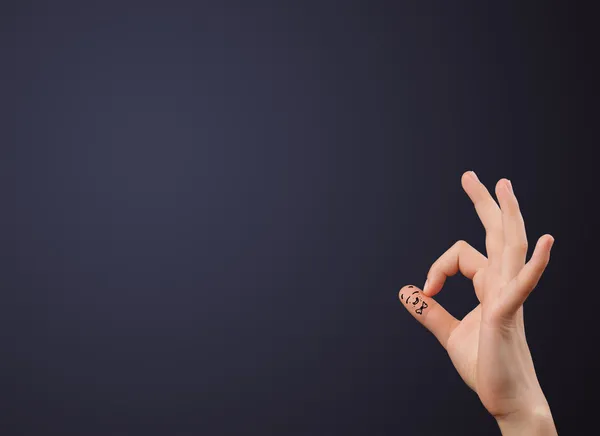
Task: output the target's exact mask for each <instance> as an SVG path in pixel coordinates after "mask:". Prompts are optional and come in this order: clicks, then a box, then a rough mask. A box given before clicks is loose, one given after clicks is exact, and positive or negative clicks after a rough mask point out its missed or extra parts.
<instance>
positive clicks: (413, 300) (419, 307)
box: [400, 286, 429, 315]
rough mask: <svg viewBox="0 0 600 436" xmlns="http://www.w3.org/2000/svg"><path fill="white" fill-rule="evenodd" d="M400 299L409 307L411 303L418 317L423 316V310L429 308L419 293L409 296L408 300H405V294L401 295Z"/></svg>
mask: <svg viewBox="0 0 600 436" xmlns="http://www.w3.org/2000/svg"><path fill="white" fill-rule="evenodd" d="M412 287H413V286H409V288H412ZM400 299H401V300H404V302H405V303H406V304H407V305H408V304H409V303H410V304H412V306H413V307H416V309H415V313H416V314H417V315H423V310H424V309H427V308H428V307H429V304H427V303H426V302H425V301H424V300H423V297H420V296H419V291H414V292H413V293H412V294H410V295H408V296H407V297H406V299H404V295H403V294H400Z"/></svg>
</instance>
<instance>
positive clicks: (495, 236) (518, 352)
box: [399, 171, 557, 436]
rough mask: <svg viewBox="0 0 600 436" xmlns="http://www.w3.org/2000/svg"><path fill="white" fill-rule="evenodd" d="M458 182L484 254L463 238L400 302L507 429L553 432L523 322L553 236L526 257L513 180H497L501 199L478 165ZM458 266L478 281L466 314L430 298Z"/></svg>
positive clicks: (406, 290)
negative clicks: (479, 228)
mask: <svg viewBox="0 0 600 436" xmlns="http://www.w3.org/2000/svg"><path fill="white" fill-rule="evenodd" d="M461 182H462V186H463V189H464V190H465V192H466V193H467V195H468V196H469V198H470V199H471V200H472V201H473V204H474V206H475V210H476V212H477V214H478V216H479V218H480V219H481V222H482V223H483V225H484V227H485V231H486V239H485V245H486V252H487V257H486V256H484V255H483V254H482V253H480V252H478V251H477V250H475V249H474V248H473V247H472V246H470V245H469V244H468V243H466V242H465V241H458V242H457V243H455V244H454V245H453V246H452V247H450V248H449V249H448V250H447V251H446V252H445V253H444V254H442V255H441V256H440V257H439V258H438V259H437V260H436V261H435V262H434V263H433V265H432V266H431V268H430V269H429V273H428V274H427V281H426V282H425V285H424V287H423V290H421V289H419V288H417V287H415V286H413V285H408V286H405V287H403V288H402V289H401V290H400V293H399V299H400V302H401V303H402V304H403V305H404V307H405V308H406V309H408V311H409V312H410V313H411V314H412V315H413V316H414V317H415V318H416V319H417V320H418V321H420V322H421V323H422V324H423V325H424V326H425V327H426V328H427V329H428V330H429V331H431V332H432V333H433V334H434V335H435V337H436V338H437V339H438V340H439V342H440V343H441V344H442V346H443V347H444V348H445V349H446V351H447V352H448V355H449V356H450V359H451V360H452V363H453V364H454V366H455V367H456V370H457V371H458V373H459V374H460V376H461V377H462V379H463V380H464V381H465V383H466V384H467V385H468V386H469V387H470V388H471V389H473V390H474V391H475V392H476V393H477V395H478V396H479V398H480V400H481V402H482V403H483V405H484V406H485V408H486V409H487V410H488V412H489V413H490V414H491V415H492V416H494V418H495V419H496V420H497V422H498V425H499V427H500V430H501V432H502V434H503V435H510V436H512V435H556V434H557V432H556V429H555V426H554V423H553V420H552V415H551V413H550V407H549V405H548V402H547V401H546V398H545V396H544V394H543V392H542V389H541V387H540V384H539V382H538V379H537V376H536V373H535V368H534V365H533V360H532V357H531V353H530V351H529V346H528V345H527V340H526V337H525V329H524V321H523V303H524V302H525V300H526V299H527V297H528V296H529V294H530V293H531V291H533V289H534V288H535V287H536V285H537V283H538V281H539V279H540V277H541V276H542V273H543V272H544V270H545V268H546V266H547V265H548V261H549V259H550V250H551V248H552V245H553V243H554V238H553V237H552V236H551V235H544V236H542V237H540V238H539V239H538V241H537V244H536V246H535V250H534V252H533V255H532V256H531V259H530V260H529V261H528V262H526V256H527V249H528V245H527V235H526V232H525V224H524V222H523V217H522V215H521V212H520V208H519V203H518V201H517V198H516V196H515V194H514V191H513V188H512V185H511V183H510V181H509V180H507V179H501V180H500V181H498V183H497V184H496V197H497V199H498V202H496V201H495V200H494V198H493V197H492V196H491V194H490V193H489V191H488V190H487V188H486V187H485V186H484V185H483V184H482V183H481V182H480V181H479V180H478V178H477V176H476V175H475V173H474V172H472V171H468V172H466V173H464V174H463V176H462V179H461ZM458 272H461V273H462V274H463V275H464V276H466V277H468V278H470V279H471V280H472V281H473V287H474V289H475V294H476V295H477V299H478V300H479V304H478V305H477V307H475V308H474V309H473V310H472V311H471V312H470V313H469V314H467V315H466V316H465V317H464V318H463V319H462V320H458V319H456V318H455V317H453V316H452V315H450V314H449V313H448V312H447V311H446V310H445V309H444V308H443V307H442V306H441V305H439V304H438V303H437V302H436V301H435V300H434V299H433V298H432V297H434V296H435V295H436V294H437V293H438V292H440V291H441V289H442V287H443V285H444V283H445V281H446V278H447V277H449V276H453V275H455V274H457V273H458Z"/></svg>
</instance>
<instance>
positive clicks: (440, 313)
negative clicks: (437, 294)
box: [398, 285, 460, 348]
mask: <svg viewBox="0 0 600 436" xmlns="http://www.w3.org/2000/svg"><path fill="white" fill-rule="evenodd" d="M398 298H399V299H400V302H401V303H402V304H403V305H404V307H405V308H406V309H407V310H408V311H409V312H410V313H411V314H412V316H414V317H415V318H416V319H417V320H418V321H419V322H420V323H421V324H423V325H424V326H425V328H426V329H427V330H429V331H430V332H431V333H433V335H434V336H435V337H436V338H437V340H438V341H440V343H441V344H442V346H443V347H444V348H446V344H447V342H448V338H449V337H450V334H451V333H452V331H453V330H454V329H455V328H456V326H457V325H458V324H459V323H460V321H459V320H457V319H456V318H454V317H453V316H452V315H450V314H449V313H448V312H447V311H446V309H444V308H443V307H442V306H440V305H439V304H438V303H437V302H436V301H435V300H434V299H433V298H431V297H428V296H426V295H425V294H424V293H423V292H422V291H421V290H420V289H419V288H417V287H415V286H413V285H408V286H404V287H403V288H402V289H400V292H399V293H398Z"/></svg>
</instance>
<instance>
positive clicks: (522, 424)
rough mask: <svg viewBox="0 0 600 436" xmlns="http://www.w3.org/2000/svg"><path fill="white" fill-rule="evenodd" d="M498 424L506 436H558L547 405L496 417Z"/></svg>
mask: <svg viewBox="0 0 600 436" xmlns="http://www.w3.org/2000/svg"><path fill="white" fill-rule="evenodd" d="M496 422H497V423H498V426H499V427H500V431H501V432H502V434H503V435H504V436H517V435H531V436H556V435H558V433H557V431H556V427H555V425H554V420H553V418H552V413H551V412H550V407H549V406H548V404H547V403H545V404H540V405H535V406H532V407H529V408H526V409H521V410H518V411H515V412H513V413H510V414H507V415H504V416H501V417H496Z"/></svg>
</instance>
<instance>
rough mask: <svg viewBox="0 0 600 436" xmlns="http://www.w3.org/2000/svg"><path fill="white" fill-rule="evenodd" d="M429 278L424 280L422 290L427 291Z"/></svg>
mask: <svg viewBox="0 0 600 436" xmlns="http://www.w3.org/2000/svg"><path fill="white" fill-rule="evenodd" d="M428 281H429V279H427V280H425V284H424V285H423V292H427V282H428Z"/></svg>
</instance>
